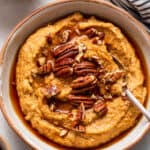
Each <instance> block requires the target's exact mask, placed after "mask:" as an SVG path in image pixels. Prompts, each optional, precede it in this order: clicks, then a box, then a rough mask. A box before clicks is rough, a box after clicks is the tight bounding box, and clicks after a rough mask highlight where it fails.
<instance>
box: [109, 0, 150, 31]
mask: <svg viewBox="0 0 150 150" xmlns="http://www.w3.org/2000/svg"><path fill="white" fill-rule="evenodd" d="M109 1H111V2H112V3H113V4H115V5H117V6H119V7H121V8H123V9H125V10H127V11H128V12H129V13H131V14H132V15H133V16H134V17H136V18H137V19H138V20H139V21H141V22H142V23H143V24H144V25H145V26H146V27H147V30H148V31H149V32H150V0H109Z"/></svg>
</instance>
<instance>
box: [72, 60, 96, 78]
mask: <svg viewBox="0 0 150 150" xmlns="http://www.w3.org/2000/svg"><path fill="white" fill-rule="evenodd" d="M74 72H75V74H77V75H82V76H83V75H87V74H95V73H97V70H96V66H95V64H93V63H91V62H88V61H83V62H81V63H78V64H75V65H74Z"/></svg>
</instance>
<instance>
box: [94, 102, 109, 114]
mask: <svg viewBox="0 0 150 150" xmlns="http://www.w3.org/2000/svg"><path fill="white" fill-rule="evenodd" d="M93 110H94V112H96V113H98V114H99V116H103V115H105V114H106V112H107V105H106V103H105V102H104V101H102V100H98V101H97V102H96V103H95V104H94V106H93Z"/></svg>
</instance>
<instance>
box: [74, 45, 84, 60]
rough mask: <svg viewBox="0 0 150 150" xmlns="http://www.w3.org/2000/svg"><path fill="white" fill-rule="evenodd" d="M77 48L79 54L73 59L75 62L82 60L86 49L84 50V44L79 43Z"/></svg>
mask: <svg viewBox="0 0 150 150" xmlns="http://www.w3.org/2000/svg"><path fill="white" fill-rule="evenodd" d="M78 48H79V53H78V55H77V56H76V57H75V60H76V61H77V62H80V61H81V59H82V57H83V55H84V52H85V50H86V49H87V48H86V46H85V44H84V43H80V44H79V45H78Z"/></svg>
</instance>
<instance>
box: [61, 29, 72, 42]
mask: <svg viewBox="0 0 150 150" xmlns="http://www.w3.org/2000/svg"><path fill="white" fill-rule="evenodd" d="M71 32H72V31H71V30H65V31H63V33H62V41H61V42H62V43H66V42H68V41H69V38H70V34H71Z"/></svg>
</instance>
